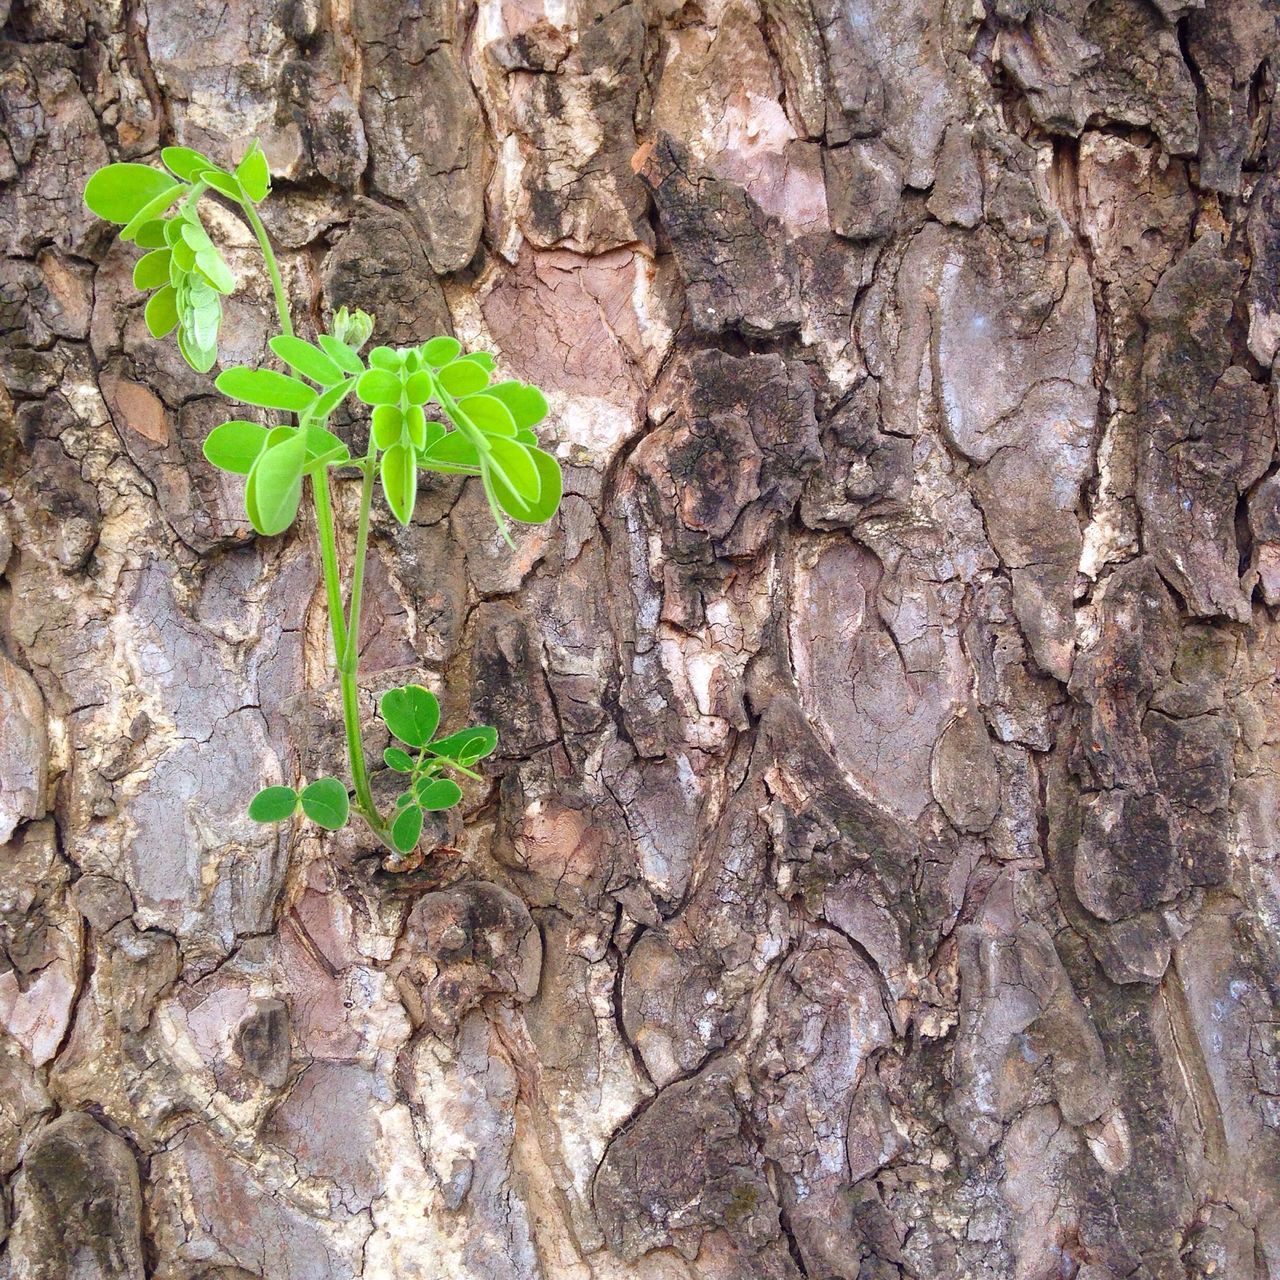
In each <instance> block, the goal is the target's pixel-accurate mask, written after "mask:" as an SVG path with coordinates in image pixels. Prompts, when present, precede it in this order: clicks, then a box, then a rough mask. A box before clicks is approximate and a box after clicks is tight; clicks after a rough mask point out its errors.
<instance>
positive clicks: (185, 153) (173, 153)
mask: <svg viewBox="0 0 1280 1280" xmlns="http://www.w3.org/2000/svg"><path fill="white" fill-rule="evenodd" d="M160 159H161V160H163V161H164V163H165V167H166V168H167V169H168V170H169V171H170V172H171V173H176V174H177V175H178V177H179V178H183V179H185V180H190V179H193V178H198V177H199V176H200V174H201V173H202V172H203V171H204V170H205V169H216V168H217V167H218V166H217V165H215V164H214V163H213V161H212V160H210V159H209V157H208V156H202V155H201V154H200V153H199V152H198V151H192V149H191V148H190V147H165V148H164V149H163V150H162V151H161V152H160Z"/></svg>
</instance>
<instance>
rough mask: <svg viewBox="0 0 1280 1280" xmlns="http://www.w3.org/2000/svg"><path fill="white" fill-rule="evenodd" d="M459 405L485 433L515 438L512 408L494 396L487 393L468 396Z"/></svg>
mask: <svg viewBox="0 0 1280 1280" xmlns="http://www.w3.org/2000/svg"><path fill="white" fill-rule="evenodd" d="M458 407H459V408H460V409H461V410H462V412H463V413H465V414H466V415H467V417H468V418H470V419H471V422H472V424H473V425H474V426H477V427H479V428H480V430H481V431H483V432H484V433H485V435H487V436H506V437H507V438H508V439H514V438H515V434H516V423H515V419H514V418H513V417H512V416H511V410H510V409H508V408H507V406H506V405H505V404H503V403H502V401H501V400H498V399H497V398H495V397H494V396H491V395H488V394H487V393H482V394H480V395H474V396H468V397H467V398H466V399H465V400H464V401H463V402H462V403H461V404H460V405H459V406H458Z"/></svg>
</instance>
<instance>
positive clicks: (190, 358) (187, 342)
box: [178, 329, 218, 373]
mask: <svg viewBox="0 0 1280 1280" xmlns="http://www.w3.org/2000/svg"><path fill="white" fill-rule="evenodd" d="M178 350H179V351H180V352H181V353H182V358H183V359H184V360H185V361H186V362H187V363H188V364H189V365H190V366H191V367H192V368H193V369H194V370H195V371H196V372H197V373H208V372H209V370H210V369H212V368H213V365H214V361H215V360H217V358H218V352H217V349H216V348H215V347H211V346H210V347H202V346H199V345H198V344H197V343H196V342H195V340H194V339H193V338H192V337H191V336H190V334H188V333H187V331H186V330H185V329H179V330H178Z"/></svg>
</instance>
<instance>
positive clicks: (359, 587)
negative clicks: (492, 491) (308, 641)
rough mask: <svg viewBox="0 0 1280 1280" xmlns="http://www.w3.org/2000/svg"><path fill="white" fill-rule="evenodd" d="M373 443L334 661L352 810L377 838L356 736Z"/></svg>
mask: <svg viewBox="0 0 1280 1280" xmlns="http://www.w3.org/2000/svg"><path fill="white" fill-rule="evenodd" d="M373 467H374V443H373V439H372V437H371V438H370V440H369V452H368V453H367V454H366V455H365V457H364V460H363V461H362V463H361V470H362V471H363V473H364V479H363V481H362V483H361V486H360V522H359V524H358V526H357V528H356V553H355V560H354V562H353V564H352V569H351V607H350V612H349V613H348V615H347V623H346V633H347V634H346V645H345V646H344V648H343V651H342V653H341V654H340V655H339V658H338V680H339V682H340V683H341V685H342V716H343V720H344V721H345V722H346V730H347V754H348V756H349V757H350V759H351V782H352V785H353V786H354V787H355V793H356V807H357V808H358V809H359V810H360V811H361V813H363V814H364V816H365V818H366V819H367V820H368V822H369V824H370V825H371V826H372V827H373V828H374V830H375V831H376V832H378V833H379V835H381V834H382V833H384V832H385V831H386V825H385V824H384V823H383V821H382V818H381V817H380V816H379V814H378V809H377V806H376V805H375V804H374V801H373V793H372V791H370V789H369V774H368V770H367V769H366V768H365V762H364V744H363V742H362V741H361V737H360V705H359V687H358V685H357V683H356V672H357V670H358V668H359V664H360V602H361V597H362V596H363V594H364V562H365V556H366V554H367V552H368V550H369V510H370V507H371V506H372V505H373Z"/></svg>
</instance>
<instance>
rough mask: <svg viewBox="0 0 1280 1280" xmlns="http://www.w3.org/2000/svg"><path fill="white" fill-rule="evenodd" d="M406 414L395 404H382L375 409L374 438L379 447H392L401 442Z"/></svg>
mask: <svg viewBox="0 0 1280 1280" xmlns="http://www.w3.org/2000/svg"><path fill="white" fill-rule="evenodd" d="M403 430H404V415H403V414H402V413H401V412H400V410H399V409H398V408H397V407H396V406H395V405H393V404H380V405H378V407H377V408H376V409H374V411H373V439H374V443H375V444H376V445H377V446H378V448H379V449H390V448H391V446H392V445H393V444H398V443H399V442H400V435H401V432H403Z"/></svg>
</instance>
